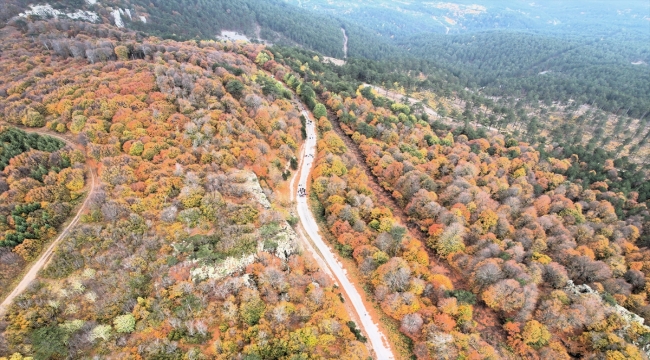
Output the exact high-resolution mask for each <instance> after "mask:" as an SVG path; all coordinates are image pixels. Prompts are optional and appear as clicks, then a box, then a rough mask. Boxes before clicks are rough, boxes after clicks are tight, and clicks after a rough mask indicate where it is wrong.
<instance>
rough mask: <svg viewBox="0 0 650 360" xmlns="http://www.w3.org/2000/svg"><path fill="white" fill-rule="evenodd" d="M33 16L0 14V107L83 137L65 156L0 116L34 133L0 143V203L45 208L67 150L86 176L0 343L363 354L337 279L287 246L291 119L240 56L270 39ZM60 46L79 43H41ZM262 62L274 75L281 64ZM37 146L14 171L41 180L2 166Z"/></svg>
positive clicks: (59, 353)
mask: <svg viewBox="0 0 650 360" xmlns="http://www.w3.org/2000/svg"><path fill="white" fill-rule="evenodd" d="M36 25H37V26H38V28H39V29H41V30H42V31H43V33H41V34H40V35H41V36H40V38H39V39H40V40H42V41H37V42H33V41H32V35H26V34H24V33H20V32H19V31H17V30H16V29H15V28H13V27H6V28H4V29H2V30H1V31H2V37H3V42H2V54H3V56H2V59H1V60H0V68H1V69H2V70H3V73H4V74H6V76H4V77H3V82H2V84H3V85H2V89H3V90H2V94H3V96H2V98H0V109H2V120H4V121H8V122H10V123H18V124H20V125H27V126H32V127H40V126H43V125H45V129H44V130H43V131H50V132H53V133H61V134H64V136H66V137H70V138H73V139H75V141H76V142H77V143H78V144H80V145H82V146H83V148H84V150H85V154H75V156H70V157H71V159H72V160H71V161H69V163H68V165H65V161H66V160H65V159H66V154H67V151H68V150H66V149H65V148H64V149H62V150H61V149H60V150H57V149H58V148H60V146H61V144H58V143H56V142H54V143H53V144H52V143H51V142H47V141H50V140H40V138H39V137H37V136H36V137H33V136H31V135H24V133H21V132H19V131H16V130H13V129H12V128H6V129H3V133H2V134H3V136H4V137H3V139H5V138H6V137H9V135H8V134H16V135H13V136H14V138H16V137H18V136H27V138H28V139H30V140H29V141H24V143H25V144H32V143H36V144H38V145H36V147H35V148H34V149H33V150H29V149H23V151H24V150H27V152H25V153H23V154H20V151H13V152H7V151H4V150H3V152H2V154H3V155H7V156H6V157H8V158H11V160H9V166H7V167H5V168H4V170H3V175H2V176H3V177H2V179H3V180H2V184H8V186H9V187H10V188H11V189H12V190H10V192H11V197H7V193H6V192H5V194H3V197H4V199H5V200H6V201H7V202H3V206H5V207H7V208H8V209H9V211H12V212H13V214H14V215H15V216H22V215H21V214H23V213H30V214H31V215H34V211H37V212H38V214H37V215H39V216H38V218H40V217H41V215H40V214H41V213H43V215H42V217H43V219H47V218H48V217H47V216H46V214H45V212H47V211H53V210H55V211H56V209H58V208H64V209H65V201H66V200H68V201H69V195H68V194H70V193H71V192H72V191H76V192H77V194H78V191H79V190H80V189H81V188H82V187H83V176H82V174H83V173H82V172H81V171H80V170H78V169H79V168H80V167H79V165H80V163H81V166H83V163H84V162H87V164H88V166H92V167H93V168H94V171H96V172H97V175H98V180H97V181H98V184H97V185H98V186H97V189H96V190H95V191H94V192H93V195H92V197H91V198H90V199H89V205H88V208H87V209H86V210H85V211H84V214H83V216H82V218H81V222H80V223H79V224H78V225H77V226H76V227H75V228H74V229H73V230H72V231H71V233H70V235H69V236H67V237H66V238H65V239H63V241H62V242H61V243H60V245H59V246H58V247H57V249H56V250H55V253H54V255H53V257H52V258H51V260H50V262H49V264H48V265H47V266H46V267H45V269H44V270H43V271H42V272H41V273H40V274H39V275H38V277H37V280H36V281H35V282H34V283H32V284H31V285H30V286H29V287H28V288H27V290H26V291H25V292H24V293H23V294H22V295H20V296H19V297H18V298H16V299H15V301H14V303H13V305H12V306H11V307H10V308H9V309H8V312H7V314H6V316H3V318H2V321H1V322H0V329H1V331H2V335H0V356H8V355H10V354H12V353H15V352H18V353H22V354H24V355H32V356H34V357H35V358H37V359H50V358H67V357H70V358H80V357H87V356H89V355H95V356H100V357H107V356H115V357H117V358H129V357H143V358H153V357H161V356H163V357H164V358H169V359H180V358H182V357H187V356H189V357H193V356H197V354H205V355H209V356H211V357H212V358H222V359H231V358H233V356H235V354H245V355H248V356H251V357H252V356H258V357H264V358H266V357H269V356H273V357H281V356H290V355H291V354H296V353H304V352H308V353H311V354H313V355H314V356H317V357H323V358H332V357H349V358H366V357H367V356H368V349H367V348H366V346H365V345H363V343H362V342H360V341H359V340H357V339H363V336H362V335H360V333H359V330H358V329H356V328H355V326H354V322H350V320H351V319H350V316H349V315H348V313H347V311H346V309H345V308H344V305H343V303H342V296H341V295H340V292H339V291H337V290H336V289H335V288H334V287H333V283H332V280H330V278H329V277H328V276H327V275H326V274H325V273H323V272H322V271H321V270H320V269H319V267H318V266H317V265H316V263H315V262H314V260H313V259H312V258H311V257H309V256H303V255H301V254H299V253H298V245H297V242H296V238H297V235H296V234H295V232H294V230H293V228H292V227H291V225H290V223H295V222H294V221H295V220H294V218H293V217H292V216H291V213H290V203H289V201H288V193H287V185H288V184H287V183H288V180H287V179H288V176H289V174H290V173H291V171H292V170H291V167H290V163H291V161H292V159H294V160H295V156H297V150H298V145H299V143H300V142H302V137H301V122H300V119H299V113H298V111H297V110H296V109H295V108H294V105H293V103H292V102H290V101H289V100H288V99H287V98H291V94H290V93H288V92H287V91H286V90H284V88H283V87H282V86H281V85H280V84H279V83H277V82H276V81H274V80H273V79H272V78H271V77H270V74H269V73H267V72H266V71H265V70H264V69H263V68H262V67H261V66H260V67H258V65H257V64H256V62H255V61H257V63H260V64H262V63H264V62H265V61H263V60H262V59H264V57H265V56H271V55H270V54H269V53H266V52H264V51H263V50H262V48H261V46H259V45H251V44H249V45H233V44H227V43H217V42H201V43H200V44H197V43H194V42H189V43H179V42H175V41H170V40H167V41H162V40H160V39H155V38H149V39H148V40H144V41H143V40H140V39H138V38H137V36H136V34H135V33H132V32H122V31H119V30H115V29H112V28H108V27H105V26H102V25H88V24H85V23H74V24H72V25H71V24H62V23H61V22H38V23H36ZM109 32H110V37H103V36H102V33H104V34H106V35H107V36H108V34H109ZM37 37H38V36H37ZM116 37H118V38H119V39H116ZM80 44H81V45H80ZM75 46H84V47H85V48H86V49H87V50H89V51H87V52H86V56H81V57H72V56H67V55H66V54H62V53H60V52H59V53H58V52H57V51H54V50H52V49H61V48H66V49H71V48H74V47H75ZM140 51H141V52H140ZM62 55H63V56H62ZM258 55H259V56H258ZM26 59H27V61H24V60H26ZM266 62H267V65H268V66H267V67H266V69H268V70H271V71H274V73H275V75H277V76H280V77H281V75H282V74H283V71H284V70H283V68H282V67H281V66H274V65H273V62H272V61H268V58H267V61H266ZM43 139H48V138H43ZM3 141H5V143H3V149H12V147H9V146H8V145H6V144H7V143H6V140H3ZM11 141H12V143H13V142H14V140H11ZM41 144H44V145H43V146H45V147H44V148H41ZM49 144H52V145H51V146H50V145H49ZM48 146H49V147H48ZM43 151H49V152H52V154H47V153H43ZM55 151H58V152H59V156H57V155H56V154H57V153H56V152H55ZM39 156H40V157H45V158H46V159H48V158H49V159H50V160H49V161H50V162H52V163H51V164H50V165H48V166H51V168H44V169H42V170H38V171H37V172H36V173H32V174H31V175H30V176H33V177H36V178H37V179H40V176H42V177H43V180H42V181H43V182H44V183H45V185H46V186H45V189H43V186H42V185H41V184H40V183H39V182H38V181H37V180H34V179H29V181H28V182H25V181H26V180H22V179H21V178H20V177H17V174H18V173H20V171H21V170H20V169H21V166H23V165H22V164H23V163H25V162H28V161H33V159H35V158H36V157H39ZM86 157H87V158H88V160H87V161H86V160H85V158H86ZM56 159H59V161H60V162H61V164H56V163H54V161H55V160H56ZM4 163H6V160H5V159H4V157H3V164H4ZM71 165H73V166H75V167H74V168H70V167H69V166H71ZM55 166H59V167H60V168H62V170H58V169H57V168H54V167H55ZM287 169H288V170H287ZM59 171H60V172H59ZM57 172H58V174H57ZM14 173H16V174H14ZM64 173H67V174H68V175H67V177H66V175H64ZM73 175H74V176H73ZM80 175H81V178H80ZM57 179H58V180H57ZM80 181H81V182H80ZM19 183H24V184H27V183H29V184H30V187H31V188H32V189H33V190H30V191H29V192H28V190H29V188H25V189H24V190H23V189H22V188H19V187H18V184H19ZM48 186H49V187H50V189H51V191H50V192H48V191H47V189H48ZM5 187H6V185H5ZM52 191H55V192H54V194H52ZM69 191H70V192H69ZM25 193H27V194H25ZM37 193H38V194H37ZM59 193H60V194H61V196H62V198H61V200H58V201H59V202H64V203H63V204H57V202H56V201H57V196H59V195H58V194H59ZM72 194H74V193H72ZM66 196H68V197H66ZM30 199H31V200H30ZM30 201H38V202H37V203H36V204H39V205H41V206H44V209H45V211H43V210H38V209H36V210H34V209H32V207H30V208H29V209H28V210H25V209H26V205H22V202H30ZM30 206H31V205H30ZM21 207H22V208H23V210H19V209H20V208H21ZM3 211H4V210H3ZM66 214H68V213H67V212H64V211H61V210H58V212H57V213H56V216H58V217H65V216H66ZM32 217H33V216H32ZM55 218H56V217H55ZM30 219H31V218H30V217H28V219H27V223H28V224H30V221H33V220H30ZM57 219H58V218H57ZM57 221H58V222H59V223H60V222H61V221H60V220H57ZM16 224H17V225H18V222H17V221H16ZM9 225H10V226H12V225H11V224H9ZM3 226H6V225H3ZM52 226H53V227H56V224H52ZM30 228H31V227H28V230H29V229H30ZM3 230H5V231H7V229H4V228H3ZM25 238H27V239H31V236H27V235H26V236H25ZM28 241H32V240H24V241H23V242H22V244H21V245H18V247H20V246H23V247H25V248H26V249H25V250H22V251H16V253H17V254H18V255H20V256H23V257H25V260H29V256H31V255H37V254H38V251H39V249H38V248H37V247H36V246H32V247H29V248H27V247H26V245H25V244H26V243H27V242H28ZM17 242H20V241H17ZM34 243H36V242H35V241H34ZM4 244H5V245H14V243H13V242H12V240H9V241H7V240H5V241H4ZM29 251H31V252H33V253H30V252H29ZM7 254H12V255H11V256H14V255H13V253H3V258H2V259H3V261H5V260H6V259H5V258H6V257H7V256H8V255H7ZM7 265H11V264H4V265H3V266H7ZM14 265H16V263H15V261H14ZM350 324H351V325H350ZM16 356H18V355H16ZM12 359H13V357H12Z"/></svg>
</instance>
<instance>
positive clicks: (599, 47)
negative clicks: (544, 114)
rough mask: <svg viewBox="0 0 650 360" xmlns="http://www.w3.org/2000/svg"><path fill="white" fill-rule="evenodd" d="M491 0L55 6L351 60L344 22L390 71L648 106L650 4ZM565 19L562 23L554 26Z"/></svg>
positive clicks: (12, 8) (561, 98)
mask: <svg viewBox="0 0 650 360" xmlns="http://www.w3.org/2000/svg"><path fill="white" fill-rule="evenodd" d="M484 2H485V4H484V5H485V6H483V5H476V4H464V5H458V6H456V7H454V6H452V7H449V4H447V5H444V4H443V5H444V6H443V5H441V4H442V3H441V4H438V5H436V6H432V5H431V4H428V3H421V2H414V3H413V4H410V5H408V6H407V7H406V8H405V9H402V8H399V9H392V7H393V6H394V5H393V4H382V3H381V2H380V3H379V4H366V5H364V6H361V7H359V5H357V4H348V3H347V2H346V1H336V2H332V3H331V4H329V3H323V2H316V3H312V2H310V3H309V5H305V6H302V7H301V6H297V5H298V4H296V3H287V2H284V1H279V0H272V1H264V2H261V1H251V0H219V1H217V0H199V1H157V0H155V1H142V0H131V1H128V2H127V1H123V0H110V1H106V2H103V3H104V4H101V3H97V4H93V5H90V4H86V3H84V2H81V1H76V0H75V1H73V0H65V1H60V2H57V3H56V4H55V6H57V7H60V8H61V9H68V10H70V11H72V10H73V9H79V8H83V9H87V10H91V11H96V12H97V13H98V15H99V17H100V18H101V19H102V20H101V21H102V22H104V23H113V17H112V15H111V11H112V10H111V9H112V7H108V6H117V7H120V8H124V9H130V11H131V12H133V15H129V16H125V15H123V16H122V17H121V18H122V22H123V23H124V24H125V26H126V27H128V28H132V29H135V30H138V31H141V32H143V34H145V33H146V34H151V35H155V36H159V37H162V38H169V39H175V40H188V39H195V40H207V39H214V38H215V36H216V35H218V34H219V33H220V32H221V30H235V31H239V32H242V33H244V34H246V35H248V37H249V38H252V39H258V40H266V41H269V42H270V43H272V44H279V45H287V46H296V45H297V46H301V47H304V48H307V49H310V50H314V51H317V52H319V53H321V54H324V55H326V56H331V57H336V58H343V50H342V45H343V38H342V34H341V31H340V29H341V28H344V29H345V30H346V33H347V35H348V37H349V43H348V57H349V58H355V59H372V60H379V61H381V62H382V63H384V64H383V66H384V67H387V68H389V69H391V71H390V72H396V73H403V74H410V75H419V74H420V73H422V74H424V76H429V77H433V78H437V79H439V78H441V74H444V76H443V77H444V78H447V79H453V86H454V87H455V88H456V89H457V91H459V90H462V89H465V88H467V89H470V90H472V91H475V92H481V94H482V95H484V96H488V97H507V98H513V99H514V98H517V99H519V98H524V99H526V101H528V102H531V103H536V102H539V101H543V102H561V103H567V102H568V101H570V100H574V101H576V102H578V103H579V104H580V105H582V104H589V105H590V106H593V107H596V108H600V109H602V110H605V111H607V112H613V113H616V114H625V115H629V116H631V117H634V118H641V119H643V118H645V116H646V115H648V113H649V112H650V101H649V100H648V98H647V96H644V95H645V94H647V93H649V91H650V89H649V88H648V86H649V85H648V84H650V78H649V76H650V75H649V74H650V72H648V71H647V66H648V64H650V48H649V47H648V44H650V38H649V37H648V34H647V31H646V30H647V27H646V26H645V23H644V22H643V20H642V18H643V16H644V14H646V13H647V10H648V9H647V8H644V7H643V6H640V5H639V3H637V2H634V1H628V2H625V3H621V4H619V5H620V6H623V7H625V9H626V10H623V9H617V8H615V6H614V5H612V4H611V3H608V2H604V1H599V2H597V3H595V4H594V3H590V5H587V4H584V3H576V4H574V5H561V4H559V3H554V4H551V5H548V6H545V7H541V8H539V9H537V8H534V7H533V8H530V6H528V7H529V8H530V9H523V10H518V11H515V10H514V9H511V8H510V7H509V6H508V4H505V5H504V4H503V3H502V2H500V1H493V0H490V1H487V0H486V1H484ZM28 4H29V2H28V1H26V0H10V1H8V2H7V4H5V5H2V6H3V8H0V13H2V15H0V21H2V19H9V18H10V17H11V16H13V15H17V14H18V13H19V11H20V10H23V9H26V8H27V5H28ZM107 5H108V6H107ZM510 5H512V4H510ZM617 6H618V5H617ZM411 8H412V9H411ZM344 10H345V11H344ZM527 11H528V12H527ZM131 12H130V13H129V14H131ZM414 13H415V14H419V15H416V16H415V15H413V14H414ZM535 13H536V14H537V16H539V18H538V17H536V16H533V14H535ZM338 14H343V15H341V16H338ZM571 14H573V15H571ZM614 14H618V15H614ZM140 16H142V17H144V18H145V19H147V20H146V22H143V21H141V20H139V17H140ZM430 16H434V17H436V19H438V18H439V21H442V19H443V17H447V18H449V16H451V18H450V19H452V18H453V19H455V20H452V21H451V23H448V22H442V23H441V24H442V28H445V27H447V28H449V27H451V28H454V26H457V27H458V31H452V32H451V33H450V34H446V33H440V32H439V31H435V29H433V28H430V24H429V22H428V21H427V20H426V19H429V18H430ZM387 17H388V18H390V21H389V20H387V19H386V18H387ZM559 19H560V20H559ZM454 21H457V23H456V24H454ZM558 21H559V25H557V24H556V25H557V26H555V25H549V24H548V23H549V22H551V23H555V22H558ZM491 24H500V25H499V26H496V27H494V26H492V25H491ZM434 27H439V24H436V25H435V26H434Z"/></svg>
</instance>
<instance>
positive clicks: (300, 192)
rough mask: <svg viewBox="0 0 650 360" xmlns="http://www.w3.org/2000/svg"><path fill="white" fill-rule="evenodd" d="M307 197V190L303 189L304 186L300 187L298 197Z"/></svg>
mask: <svg viewBox="0 0 650 360" xmlns="http://www.w3.org/2000/svg"><path fill="white" fill-rule="evenodd" d="M305 195H307V189H305V188H304V187H302V185H298V196H305Z"/></svg>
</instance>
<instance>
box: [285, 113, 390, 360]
mask: <svg viewBox="0 0 650 360" xmlns="http://www.w3.org/2000/svg"><path fill="white" fill-rule="evenodd" d="M301 110H302V115H303V116H304V117H305V119H307V125H306V128H307V131H306V133H307V139H306V140H305V144H304V146H303V149H302V151H301V160H300V168H299V172H298V173H296V175H295V176H294V178H293V179H292V181H291V189H292V190H291V191H292V194H291V198H292V199H294V193H293V191H294V187H293V184H294V181H295V179H296V177H298V189H305V190H306V189H307V183H308V181H309V175H310V173H311V170H312V167H313V165H314V159H315V157H316V141H317V135H316V125H315V124H314V121H313V120H311V117H310V116H309V113H308V112H307V111H305V110H304V109H303V108H302V106H301ZM295 195H296V196H297V201H296V204H297V208H298V217H299V218H300V222H301V223H302V226H303V228H304V230H305V232H306V233H307V235H308V236H309V238H310V239H311V242H312V243H313V245H314V246H315V247H316V249H317V250H318V251H315V249H313V247H312V244H311V243H309V242H307V243H306V244H304V245H305V247H306V248H307V250H308V251H309V252H310V253H312V255H313V256H314V257H315V258H316V260H317V262H318V263H319V264H320V265H321V266H323V267H324V266H326V268H325V269H324V270H326V271H327V272H329V273H330V274H332V275H333V276H334V278H335V279H336V280H338V283H339V284H340V285H341V288H342V290H343V291H344V292H345V294H346V295H347V298H348V299H349V300H350V302H351V303H352V307H353V309H354V311H355V312H356V313H357V315H358V319H359V321H360V322H361V324H360V325H361V327H362V328H363V330H364V332H365V334H366V335H367V337H368V340H369V341H370V344H371V347H372V349H373V350H374V352H375V358H376V359H379V360H392V359H395V356H394V355H393V352H392V350H391V348H390V345H389V343H388V340H387V337H386V336H385V335H384V334H383V333H382V332H381V330H380V329H379V326H378V325H377V324H376V323H375V322H374V321H373V319H372V317H371V316H370V314H369V312H368V310H367V309H366V307H365V305H364V303H363V300H362V298H361V295H360V294H359V292H358V291H357V289H356V288H355V286H354V285H353V284H352V282H351V280H350V279H349V278H348V276H347V271H346V270H345V269H344V267H343V264H341V263H340V262H339V261H338V260H337V258H336V256H335V255H334V253H332V250H330V248H329V247H328V246H327V244H325V241H324V240H323V238H322V237H321V236H320V234H319V233H318V223H317V222H316V218H315V217H314V215H313V214H312V212H311V209H310V207H309V202H308V200H307V199H308V196H300V194H299V193H298V194H295ZM305 240H306V239H305Z"/></svg>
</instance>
